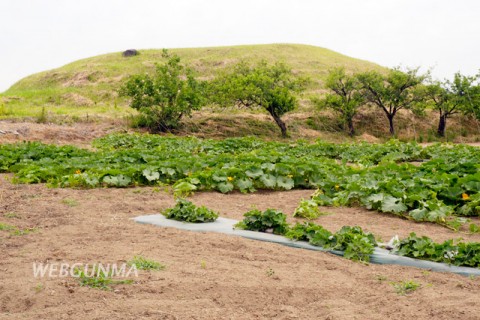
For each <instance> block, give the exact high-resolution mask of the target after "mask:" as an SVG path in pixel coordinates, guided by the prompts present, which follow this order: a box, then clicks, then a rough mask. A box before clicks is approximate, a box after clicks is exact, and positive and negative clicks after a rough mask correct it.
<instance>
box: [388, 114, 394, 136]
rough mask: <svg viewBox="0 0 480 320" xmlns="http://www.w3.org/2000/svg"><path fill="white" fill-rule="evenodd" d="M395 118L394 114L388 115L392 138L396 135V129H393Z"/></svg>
mask: <svg viewBox="0 0 480 320" xmlns="http://www.w3.org/2000/svg"><path fill="white" fill-rule="evenodd" d="M394 116H395V114H392V113H388V114H387V117H388V124H389V125H390V134H391V135H392V136H394V135H395V128H394V127H393V117H394Z"/></svg>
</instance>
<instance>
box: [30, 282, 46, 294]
mask: <svg viewBox="0 0 480 320" xmlns="http://www.w3.org/2000/svg"><path fill="white" fill-rule="evenodd" d="M33 289H34V290H35V292H36V293H40V292H41V291H43V289H45V288H44V286H43V284H41V283H38V284H37V285H36V286H35V287H34V288H33Z"/></svg>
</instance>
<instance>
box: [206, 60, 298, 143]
mask: <svg viewBox="0 0 480 320" xmlns="http://www.w3.org/2000/svg"><path fill="white" fill-rule="evenodd" d="M305 82H306V80H305V79H297V78H295V77H294V75H293V73H292V71H291V69H290V68H289V67H288V66H287V65H286V64H284V63H279V62H277V63H275V64H273V65H269V64H268V63H267V62H266V61H261V62H260V63H258V64H257V65H250V64H248V63H246V62H245V61H243V62H240V63H238V64H237V65H235V66H234V67H233V69H232V70H230V71H229V72H226V73H224V74H222V75H220V76H219V77H218V78H217V79H215V81H214V82H213V84H212V88H213V89H212V90H211V97H212V101H213V102H215V103H217V104H219V105H221V106H232V105H238V106H244V107H247V108H262V109H264V110H265V111H267V112H268V113H269V114H270V115H271V117H272V118H273V120H274V121H275V123H276V124H277V125H278V127H279V128H280V130H281V133H282V136H283V137H286V136H287V126H286V124H285V122H284V121H283V120H282V119H281V117H282V116H283V115H284V114H285V113H287V112H289V111H292V110H294V109H295V107H296V106H297V104H298V99H297V97H296V95H295V93H298V92H301V91H302V90H303V89H304V84H305Z"/></svg>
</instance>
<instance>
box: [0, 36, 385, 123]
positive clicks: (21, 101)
mask: <svg viewBox="0 0 480 320" xmlns="http://www.w3.org/2000/svg"><path fill="white" fill-rule="evenodd" d="M126 49H127V48H126ZM169 51H170V52H171V53H175V54H177V55H179V56H180V57H181V59H182V63H185V64H188V65H189V66H191V67H192V68H193V69H194V70H196V72H197V73H198V76H199V77H200V78H211V77H213V76H214V75H215V73H216V72H218V71H219V70H221V69H223V68H227V67H229V66H232V65H234V64H235V63H237V62H239V61H241V60H247V61H251V62H256V61H260V60H262V59H264V60H267V61H268V62H270V63H273V62H276V61H282V62H285V63H287V64H288V65H289V66H290V67H291V68H292V70H293V71H294V72H295V73H296V74H298V75H303V76H308V77H309V78H310V79H311V80H312V83H311V85H310V88H309V89H308V90H307V92H306V93H305V94H306V95H309V94H312V93H315V92H321V91H322V87H323V85H322V80H323V79H324V78H325V76H326V75H327V73H328V71H329V70H330V69H331V68H333V67H336V66H344V67H345V68H346V70H347V72H352V73H353V72H358V71H365V70H371V69H376V70H382V69H384V68H383V67H381V66H379V65H377V64H374V63H371V62H368V61H363V60H359V59H354V58H350V57H347V56H345V55H342V54H339V53H337V52H334V51H331V50H328V49H324V48H319V47H315V46H309V45H298V44H269V45H243V46H229V47H211V48H186V49H169ZM139 53H140V54H139V55H136V56H131V57H123V56H122V53H121V52H115V53H109V54H104V55H100V56H96V57H91V58H87V59H82V60H79V61H75V62H72V63H70V64H67V65H65V66H63V67H60V68H57V69H53V70H49V71H44V72H40V73H37V74H34V75H31V76H28V77H26V78H24V79H22V80H20V81H18V82H17V83H15V84H14V85H13V86H12V87H10V88H9V89H8V90H7V91H6V92H4V93H3V94H1V95H0V118H1V117H3V118H5V117H9V116H10V117H12V116H17V117H22V116H37V115H38V114H39V112H41V111H42V109H43V108H44V111H45V110H46V112H49V113H52V114H58V115H77V116H83V115H85V114H86V113H89V114H91V115H105V116H109V117H118V116H122V115H125V114H128V113H131V112H133V111H131V110H130V109H129V108H128V107H127V101H126V100H125V99H123V98H119V97H118V93H117V90H118V88H119V86H120V85H121V83H122V81H123V80H124V79H126V78H127V77H128V76H129V75H132V74H138V73H145V72H152V73H153V72H154V68H155V63H157V62H160V63H161V62H163V61H164V59H163V58H162V49H149V50H139Z"/></svg>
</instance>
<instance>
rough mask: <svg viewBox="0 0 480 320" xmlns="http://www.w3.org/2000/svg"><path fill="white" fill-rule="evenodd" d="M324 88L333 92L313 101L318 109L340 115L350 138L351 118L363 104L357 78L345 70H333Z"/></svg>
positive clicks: (352, 133)
mask: <svg viewBox="0 0 480 320" xmlns="http://www.w3.org/2000/svg"><path fill="white" fill-rule="evenodd" d="M325 87H327V88H328V89H330V90H331V91H333V93H328V94H326V95H325V96H324V97H323V98H322V99H313V102H314V103H315V104H316V105H317V106H318V107H319V108H330V109H332V110H334V111H336V112H338V113H340V116H341V119H342V121H343V123H344V124H346V125H347V127H348V133H349V135H350V136H353V135H354V134H355V129H354V127H353V117H354V116H355V115H356V113H357V111H358V108H360V107H361V106H362V105H363V104H365V98H364V96H363V94H362V93H361V92H360V82H359V81H358V79H357V77H355V76H350V75H347V74H345V68H343V67H342V68H335V69H333V70H331V71H330V73H329V74H328V76H327V79H326V81H325Z"/></svg>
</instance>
